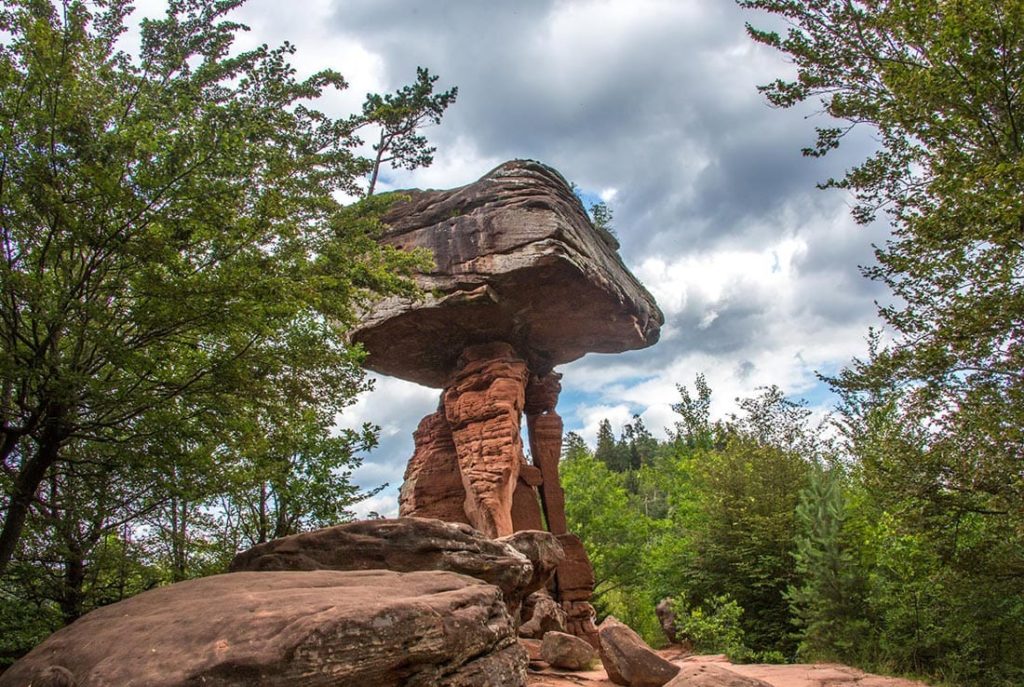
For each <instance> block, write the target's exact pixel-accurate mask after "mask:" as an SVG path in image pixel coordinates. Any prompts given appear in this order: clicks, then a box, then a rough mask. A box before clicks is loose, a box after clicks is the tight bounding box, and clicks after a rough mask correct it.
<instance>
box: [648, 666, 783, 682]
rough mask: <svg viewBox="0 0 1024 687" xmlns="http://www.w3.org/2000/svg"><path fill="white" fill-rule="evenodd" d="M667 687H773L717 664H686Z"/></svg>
mask: <svg viewBox="0 0 1024 687" xmlns="http://www.w3.org/2000/svg"><path fill="white" fill-rule="evenodd" d="M665 687H772V686H771V685H770V684H768V683H767V682H765V681H763V680H758V679H757V678H755V677H748V676H746V675H740V674H739V673H735V672H733V671H732V670H729V669H728V668H726V667H724V666H722V665H719V664H717V663H692V664H685V665H683V666H682V668H681V669H680V670H679V673H678V674H677V675H676V676H675V677H674V678H672V679H671V680H670V681H669V682H667V683H666V684H665Z"/></svg>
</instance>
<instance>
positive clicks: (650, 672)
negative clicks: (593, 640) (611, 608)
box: [597, 616, 679, 687]
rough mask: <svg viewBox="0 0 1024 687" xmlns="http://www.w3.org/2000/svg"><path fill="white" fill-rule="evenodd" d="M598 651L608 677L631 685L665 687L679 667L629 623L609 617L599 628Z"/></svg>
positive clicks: (619, 682) (637, 686)
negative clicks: (659, 652) (650, 645)
mask: <svg viewBox="0 0 1024 687" xmlns="http://www.w3.org/2000/svg"><path fill="white" fill-rule="evenodd" d="M597 634H598V637H599V639H600V645H599V647H598V651H599V653H600V655H601V663H602V664H603V665H604V669H605V671H606V672H607V673H608V678H609V679H610V680H611V681H612V682H614V683H615V684H617V685H627V687H662V685H664V684H665V683H667V682H668V681H669V680H671V679H672V678H673V677H675V675H676V673H678V672H679V666H677V665H674V664H672V663H670V662H669V661H667V660H665V659H664V658H662V657H661V656H659V655H658V654H657V653H656V652H655V651H654V650H653V649H651V647H649V646H647V643H646V642H644V640H643V639H642V638H641V637H640V635H638V634H637V633H636V632H634V631H633V630H632V629H631V628H630V627H629V626H627V625H624V624H623V623H620V622H619V621H618V620H617V619H616V618H615V617H613V616H608V617H607V618H605V619H604V621H603V622H602V623H601V625H600V626H599V627H598V628H597Z"/></svg>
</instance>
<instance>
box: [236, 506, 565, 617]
mask: <svg viewBox="0 0 1024 687" xmlns="http://www.w3.org/2000/svg"><path fill="white" fill-rule="evenodd" d="M517 547H519V548H517ZM520 549H521V551H523V552H526V553H528V554H532V555H535V556H536V557H537V565H536V573H535V566H534V563H533V562H531V560H530V559H529V558H528V557H527V556H526V555H524V553H522V552H521V551H520ZM560 560H561V547H560V545H559V543H558V541H557V540H556V539H555V537H553V536H552V535H550V534H548V533H546V532H529V533H527V532H523V533H519V534H517V535H514V536H513V537H512V538H510V539H508V540H505V541H498V540H493V539H490V538H488V537H485V536H483V535H482V534H481V533H480V532H478V531H476V530H474V529H473V528H472V527H469V526H468V525H464V524H460V523H449V522H442V521H440V520H432V519H425V518H398V519H394V520H361V521H358V522H351V523H346V524H344V525H336V526H334V527H328V528H325V529H321V530H315V531H313V532H304V533H302V534H295V535H292V536H290V537H282V538H281V539H275V540H273V541H269V542H266V543H265V544H258V545H256V546H254V547H253V548H251V549H249V550H248V551H243V552H242V553H240V554H238V555H237V556H235V559H234V560H233V561H232V562H231V570H232V571H273V570H378V569H379V570H393V571H397V572H412V571H416V570H445V571H450V572H456V573H461V574H463V575H469V576H470V577H475V578H477V579H479V580H482V581H484V582H487V583H489V584H493V585H495V586H496V587H498V588H499V589H500V590H501V592H502V594H504V598H505V600H506V602H507V603H508V605H509V610H510V612H512V613H513V614H514V616H513V617H517V615H518V609H519V606H520V604H521V602H522V600H523V599H524V598H525V597H526V596H528V595H530V594H532V593H533V592H534V591H535V590H536V589H537V588H538V586H540V585H543V584H544V582H545V581H546V580H547V577H549V576H550V574H551V569H552V568H553V567H554V566H557V565H558V561H560Z"/></svg>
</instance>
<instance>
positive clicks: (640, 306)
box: [352, 160, 664, 646]
mask: <svg viewBox="0 0 1024 687" xmlns="http://www.w3.org/2000/svg"><path fill="white" fill-rule="evenodd" d="M402 193H403V194H406V195H407V196H408V198H407V199H404V200H399V201H397V202H396V204H395V205H394V206H393V207H392V208H391V209H390V210H389V211H388V212H387V213H386V215H385V216H384V218H383V221H384V223H385V224H386V225H387V227H388V228H387V230H386V232H385V234H384V236H383V238H382V241H383V242H384V243H386V244H389V245H391V246H394V247H396V248H399V249H402V250H413V249H425V250H426V251H428V252H429V253H430V254H431V255H432V256H433V259H434V263H435V265H434V268H433V269H431V270H429V271H428V272H425V273H422V274H418V275H416V277H415V279H416V281H417V283H418V284H419V286H421V287H422V288H423V290H424V293H425V296H424V298H422V299H420V300H409V299H401V298H392V299H390V300H386V301H384V302H382V303H379V304H377V305H376V306H375V307H374V309H373V310H372V312H368V313H365V314H364V316H363V317H362V319H361V321H360V323H359V325H358V326H357V327H356V328H355V330H354V331H353V335H352V337H353V340H354V341H356V342H358V343H361V344H363V345H364V346H365V348H366V350H367V351H368V357H367V359H366V363H365V364H366V366H367V367H369V368H370V369H372V370H375V371H377V372H382V373H384V374H388V375H392V376H395V377H400V378H402V379H407V380H411V381H414V382H418V383H420V384H425V385H427V386H434V387H440V388H441V389H442V392H441V400H440V404H439V409H438V411H437V412H436V413H434V414H432V415H430V416H428V417H426V418H424V419H423V421H422V422H421V423H420V426H419V428H418V429H417V430H416V433H415V435H414V439H415V452H414V455H413V457H412V459H411V460H410V462H409V466H408V468H407V470H406V474H405V483H404V484H403V486H402V491H401V496H400V509H399V512H400V514H401V515H403V516H418V517H438V518H443V519H445V520H450V521H454V522H466V523H469V524H470V525H472V526H473V527H475V528H476V529H478V530H480V531H481V532H483V533H484V534H486V535H487V536H490V537H502V536H507V535H509V534H511V533H512V532H515V531H520V530H538V529H541V528H544V529H547V530H548V531H549V532H551V533H552V534H554V535H556V536H559V537H571V535H570V534H569V533H568V528H567V524H566V518H565V495H564V492H563V491H562V487H561V484H560V481H559V477H558V461H559V458H560V454H561V448H562V432H563V423H562V419H561V417H559V415H558V413H557V412H556V411H555V406H556V405H557V402H558V395H559V392H560V390H561V386H560V383H559V380H560V379H561V375H559V374H557V373H556V372H554V367H555V366H556V365H559V364H562V363H566V362H570V361H572V360H575V359H577V358H579V357H580V356H582V355H584V354H585V353H589V352H602V353H614V352H621V351H627V350H632V349H637V348H644V347H646V346H650V345H652V344H654V343H655V342H656V341H657V340H658V336H659V333H660V329H661V325H662V323H663V322H664V317H663V315H662V313H661V311H660V310H659V309H658V306H657V304H656V303H655V302H654V299H653V298H652V297H651V295H650V294H649V293H648V292H647V291H646V290H645V289H644V288H643V286H641V284H640V283H639V282H638V281H637V280H636V278H635V277H634V276H633V275H632V274H630V272H629V270H627V269H626V267H625V266H624V265H623V263H622V260H621V259H620V258H619V256H618V253H617V249H618V243H617V241H616V240H615V239H614V237H612V236H611V234H609V233H608V232H607V231H605V230H603V229H598V228H595V227H594V225H593V224H592V223H591V222H590V220H589V218H588V217H587V214H586V212H585V211H584V209H583V206H582V204H581V203H580V200H579V199H578V198H577V197H576V196H575V194H574V193H573V191H572V189H571V188H570V186H569V184H568V183H567V182H566V181H565V179H564V178H562V176H561V175H559V174H558V172H556V171H554V170H553V169H551V168H550V167H547V166H545V165H542V164H540V163H537V162H533V161H529V160H515V161H512V162H507V163H505V164H503V165H501V166H499V167H497V168H496V169H494V170H492V171H491V172H489V173H488V174H486V175H485V176H484V177H483V178H481V179H480V180H479V181H476V182H474V183H472V184H469V185H467V186H463V187H461V188H457V189H452V190H449V191H418V190H414V191H403V192H402ZM524 414H525V416H526V424H527V432H528V435H529V445H530V455H531V457H532V464H527V462H526V459H525V456H524V450H523V441H522V439H521V436H522V434H521V423H522V419H523V416H524ZM563 543H565V542H563ZM567 543H568V544H569V545H570V546H569V547H568V548H567V551H566V552H567V556H566V560H565V561H564V562H563V563H562V564H561V565H560V566H559V569H558V573H557V575H556V582H555V584H554V586H553V588H552V590H551V591H552V594H553V597H554V599H555V600H556V601H557V602H558V603H559V604H560V605H561V607H562V609H563V610H564V612H565V614H566V617H567V628H568V629H569V631H570V632H571V633H573V634H576V635H578V636H581V637H585V638H587V639H588V641H590V642H591V643H592V644H594V645H595V646H596V644H597V637H596V630H595V628H594V624H593V608H592V607H591V605H590V603H589V599H590V597H591V594H592V592H593V571H592V570H590V562H589V560H588V559H587V556H586V552H585V551H583V548H582V546H581V545H580V544H579V540H576V539H570V540H568V541H567Z"/></svg>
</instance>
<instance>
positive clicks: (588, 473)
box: [560, 451, 648, 605]
mask: <svg viewBox="0 0 1024 687" xmlns="http://www.w3.org/2000/svg"><path fill="white" fill-rule="evenodd" d="M560 473H561V479H562V485H563V487H564V488H565V491H566V494H567V495H568V497H567V498H566V502H565V516H566V521H567V524H568V526H569V531H570V532H572V533H574V534H575V535H577V536H578V537H579V538H580V540H581V541H582V542H583V544H584V545H585V546H586V548H587V552H588V554H589V556H590V560H591V563H593V565H594V577H595V587H594V593H595V603H597V604H598V605H600V601H601V597H603V596H604V595H606V594H608V593H609V592H611V591H612V590H616V589H619V588H622V587H629V586H631V585H636V584H637V583H638V582H639V581H640V579H641V575H642V570H643V559H644V556H643V552H644V550H645V547H646V545H647V542H648V523H647V520H646V519H645V518H644V517H643V516H642V515H640V514H638V513H636V512H634V511H633V510H632V509H631V508H630V505H629V494H628V493H627V492H626V489H625V487H624V485H623V482H622V476H621V475H619V474H617V473H615V472H613V471H611V470H610V469H609V468H608V466H606V465H605V464H604V463H603V462H602V461H600V460H598V459H597V458H596V457H595V456H594V455H593V454H591V453H590V452H589V451H583V452H578V453H577V454H576V455H575V456H573V457H572V458H571V459H566V460H563V461H562V463H561V465H560Z"/></svg>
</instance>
